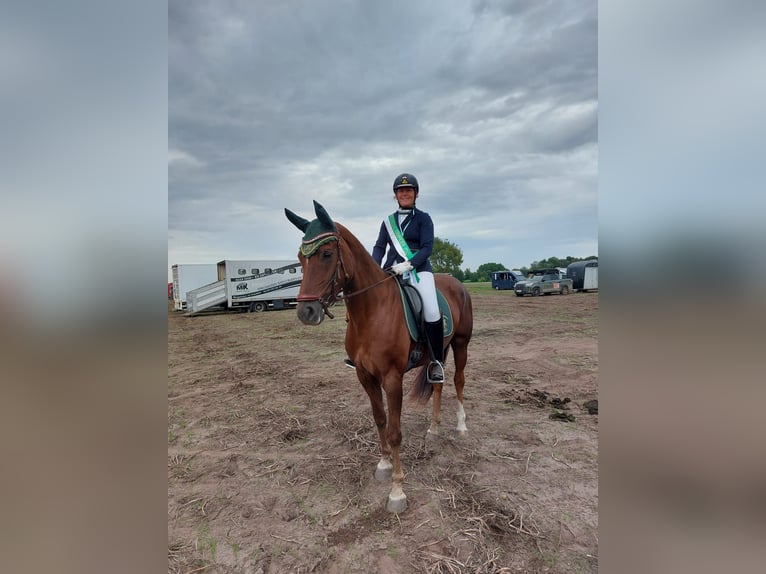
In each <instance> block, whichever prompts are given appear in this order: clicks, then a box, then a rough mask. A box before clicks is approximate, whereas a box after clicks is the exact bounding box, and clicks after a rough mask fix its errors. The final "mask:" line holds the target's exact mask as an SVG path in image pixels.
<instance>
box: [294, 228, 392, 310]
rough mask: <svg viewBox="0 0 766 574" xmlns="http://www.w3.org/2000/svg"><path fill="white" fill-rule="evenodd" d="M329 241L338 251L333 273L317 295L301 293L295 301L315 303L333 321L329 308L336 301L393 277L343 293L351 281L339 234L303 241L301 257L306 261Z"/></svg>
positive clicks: (327, 234) (387, 276) (326, 234)
mask: <svg viewBox="0 0 766 574" xmlns="http://www.w3.org/2000/svg"><path fill="white" fill-rule="evenodd" d="M331 241H335V242H336V243H337V250H338V262H337V263H336V265H335V271H334V272H333V273H332V275H331V276H330V278H329V279H327V280H326V281H325V282H324V283H322V288H321V291H320V294H319V295H313V294H305V293H301V294H300V295H298V297H297V301H298V302H299V303H302V302H305V303H308V302H312V301H317V302H318V303H319V304H320V305H321V306H322V310H323V311H324V313H325V315H327V316H328V317H329V318H330V319H334V318H335V316H334V315H333V314H332V313H331V312H330V310H329V307H332V306H334V305H335V304H336V303H337V302H338V301H345V300H346V299H350V298H351V297H354V296H356V295H359V294H361V293H364V292H365V291H369V290H370V289H373V288H374V287H377V286H378V285H380V284H381V283H383V282H384V281H387V280H388V279H391V278H392V277H394V275H388V274H386V276H385V277H384V278H383V279H381V280H380V281H377V282H375V283H373V284H372V285H368V286H367V287H363V288H362V289H358V290H356V291H353V292H351V293H345V292H343V287H344V286H345V285H346V283H347V282H348V281H349V280H350V279H352V277H351V276H350V275H349V274H348V271H347V270H346V265H345V263H344V262H343V255H342V250H341V248H340V242H341V241H342V240H341V237H340V233H337V232H329V233H323V234H321V235H318V236H316V237H314V238H313V239H311V241H309V242H305V241H304V242H303V243H302V244H301V248H300V249H301V254H303V256H304V257H305V258H306V260H307V261H308V259H309V258H311V256H312V255H315V254H316V253H317V251H318V250H319V247H321V246H322V245H324V244H326V243H329V242H331ZM341 273H342V274H341Z"/></svg>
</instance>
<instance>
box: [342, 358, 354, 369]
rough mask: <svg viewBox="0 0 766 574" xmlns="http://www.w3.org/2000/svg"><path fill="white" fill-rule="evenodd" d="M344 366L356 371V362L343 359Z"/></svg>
mask: <svg viewBox="0 0 766 574" xmlns="http://www.w3.org/2000/svg"><path fill="white" fill-rule="evenodd" d="M343 364H344V365H346V366H347V367H348V368H349V369H356V365H355V364H354V361H352V360H351V359H349V358H348V357H346V358H345V359H343Z"/></svg>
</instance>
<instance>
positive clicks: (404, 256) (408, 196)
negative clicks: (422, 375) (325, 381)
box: [345, 173, 444, 383]
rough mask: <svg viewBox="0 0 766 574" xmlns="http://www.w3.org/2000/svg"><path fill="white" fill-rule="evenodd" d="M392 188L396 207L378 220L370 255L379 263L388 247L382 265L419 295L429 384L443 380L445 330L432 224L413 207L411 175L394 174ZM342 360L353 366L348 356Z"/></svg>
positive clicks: (415, 193)
mask: <svg viewBox="0 0 766 574" xmlns="http://www.w3.org/2000/svg"><path fill="white" fill-rule="evenodd" d="M393 187H394V198H395V199H396V201H397V203H398V204H399V209H398V210H397V211H396V212H395V213H393V214H391V216H389V217H388V218H386V219H384V220H383V223H381V225H380V233H379V234H378V239H377V241H376V242H375V247H374V248H373V250H372V258H373V259H374V260H375V262H376V263H377V264H378V265H380V264H381V262H382V260H383V255H384V254H385V252H386V248H388V257H387V258H386V262H385V264H384V265H383V268H384V269H388V268H391V270H392V271H393V272H394V273H396V274H397V275H401V276H402V277H403V278H404V279H405V280H407V281H409V283H410V285H412V286H413V287H415V289H417V291H418V293H419V294H420V298H421V299H422V300H423V318H424V319H425V327H426V337H427V338H428V343H429V346H430V348H431V363H430V364H429V365H428V380H429V382H431V383H443V382H444V364H443V363H444V331H443V325H442V316H441V311H440V310H439V303H438V301H437V298H436V285H435V283H434V274H433V269H432V268H431V262H430V260H429V257H430V256H431V252H432V251H433V247H434V224H433V221H432V220H431V216H430V215H428V214H427V213H426V212H425V211H421V210H419V209H418V208H416V207H415V201H416V200H417V197H418V193H419V191H420V188H419V186H418V180H417V178H416V177H415V176H414V175H412V174H409V173H403V174H401V175H399V176H397V177H396V179H395V180H394V186H393ZM345 362H346V364H347V365H348V366H353V363H352V362H351V361H350V360H349V359H346V361H345Z"/></svg>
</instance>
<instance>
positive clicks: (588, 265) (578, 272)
mask: <svg viewBox="0 0 766 574" xmlns="http://www.w3.org/2000/svg"><path fill="white" fill-rule="evenodd" d="M567 278H568V279H571V280H572V289H574V290H575V291H589V290H591V289H598V259H588V260H586V261H575V262H574V263H570V264H569V265H568V266H567Z"/></svg>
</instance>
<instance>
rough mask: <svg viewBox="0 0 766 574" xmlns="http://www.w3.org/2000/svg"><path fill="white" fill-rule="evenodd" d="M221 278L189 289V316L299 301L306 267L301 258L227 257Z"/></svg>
mask: <svg viewBox="0 0 766 574" xmlns="http://www.w3.org/2000/svg"><path fill="white" fill-rule="evenodd" d="M217 270H218V281H215V282H212V283H209V284H207V285H203V286H201V287H198V288H197V289H194V290H192V291H189V292H188V293H187V294H186V296H187V313H186V315H187V316H192V315H196V314H198V313H201V312H202V311H206V310H209V309H212V308H220V309H225V310H235V311H248V312H255V313H260V312H263V311H268V310H269V309H287V308H289V307H291V306H293V305H295V304H297V297H298V291H299V290H300V286H301V280H302V279H303V268H302V267H301V264H300V262H299V261H298V260H297V259H278V260H271V259H257V260H253V259H248V260H233V259H224V260H223V261H219V262H218V263H217Z"/></svg>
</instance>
